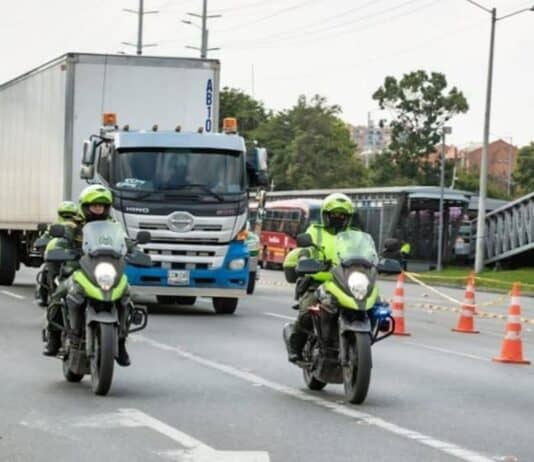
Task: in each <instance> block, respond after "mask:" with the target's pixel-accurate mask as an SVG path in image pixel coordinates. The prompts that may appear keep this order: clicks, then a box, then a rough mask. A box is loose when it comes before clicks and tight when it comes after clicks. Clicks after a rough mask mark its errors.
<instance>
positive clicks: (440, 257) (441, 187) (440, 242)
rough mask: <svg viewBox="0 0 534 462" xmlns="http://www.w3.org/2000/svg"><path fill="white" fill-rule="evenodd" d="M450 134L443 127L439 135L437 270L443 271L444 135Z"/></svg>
mask: <svg viewBox="0 0 534 462" xmlns="http://www.w3.org/2000/svg"><path fill="white" fill-rule="evenodd" d="M451 133H452V128H451V127H443V133H442V135H441V171H440V181H439V228H438V263H437V265H436V266H437V270H438V271H441V270H442V269H443V264H442V261H443V226H444V219H443V214H444V208H445V207H444V206H445V200H444V199H445V135H450V134H451Z"/></svg>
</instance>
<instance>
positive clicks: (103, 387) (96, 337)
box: [90, 323, 117, 396]
mask: <svg viewBox="0 0 534 462" xmlns="http://www.w3.org/2000/svg"><path fill="white" fill-rule="evenodd" d="M91 335H93V351H92V354H91V360H90V362H91V386H92V389H93V392H94V393H95V395H100V396H105V395H107V394H108V392H109V389H110V388H111V381H112V380H113V366H114V364H115V357H114V351H115V345H116V344H117V333H116V329H115V327H114V326H113V325H111V324H101V323H97V324H96V325H94V326H93V327H92V329H91Z"/></svg>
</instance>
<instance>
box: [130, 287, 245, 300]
mask: <svg viewBox="0 0 534 462" xmlns="http://www.w3.org/2000/svg"><path fill="white" fill-rule="evenodd" d="M130 290H131V292H132V295H133V296H134V297H136V296H158V295H168V296H173V297H175V296H176V297H180V296H187V297H189V296H191V297H208V298H213V297H224V298H241V297H244V296H245V295H247V291H246V289H245V290H236V289H217V288H215V289H206V288H195V287H171V286H168V287H152V286H130Z"/></svg>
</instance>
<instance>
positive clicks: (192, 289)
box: [126, 243, 249, 298]
mask: <svg viewBox="0 0 534 462" xmlns="http://www.w3.org/2000/svg"><path fill="white" fill-rule="evenodd" d="M237 258H243V259H244V260H245V265H244V267H243V269H241V270H231V269H229V262H230V261H232V260H235V259H237ZM169 271H171V270H168V269H166V268H162V267H152V268H140V267H134V266H127V267H126V275H127V277H128V282H129V284H130V290H131V292H132V294H133V295H156V296H157V295H168V296H195V297H228V298H236V297H244V296H245V295H246V292H247V285H248V278H249V255H248V249H247V248H246V247H245V246H244V245H242V244H240V243H235V244H232V245H231V246H230V250H229V252H228V255H227V256H226V258H225V261H224V264H223V266H222V267H221V268H212V269H191V270H188V271H189V283H188V284H185V285H172V284H169V282H168V281H169Z"/></svg>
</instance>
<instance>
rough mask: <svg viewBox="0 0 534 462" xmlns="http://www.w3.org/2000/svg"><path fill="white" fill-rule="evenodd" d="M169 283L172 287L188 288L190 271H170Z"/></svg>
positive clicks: (168, 275)
mask: <svg viewBox="0 0 534 462" xmlns="http://www.w3.org/2000/svg"><path fill="white" fill-rule="evenodd" d="M167 283H168V284H169V285H170V286H186V285H188V284H189V271H183V270H178V271H177V270H170V271H169V272H168V274H167Z"/></svg>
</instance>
